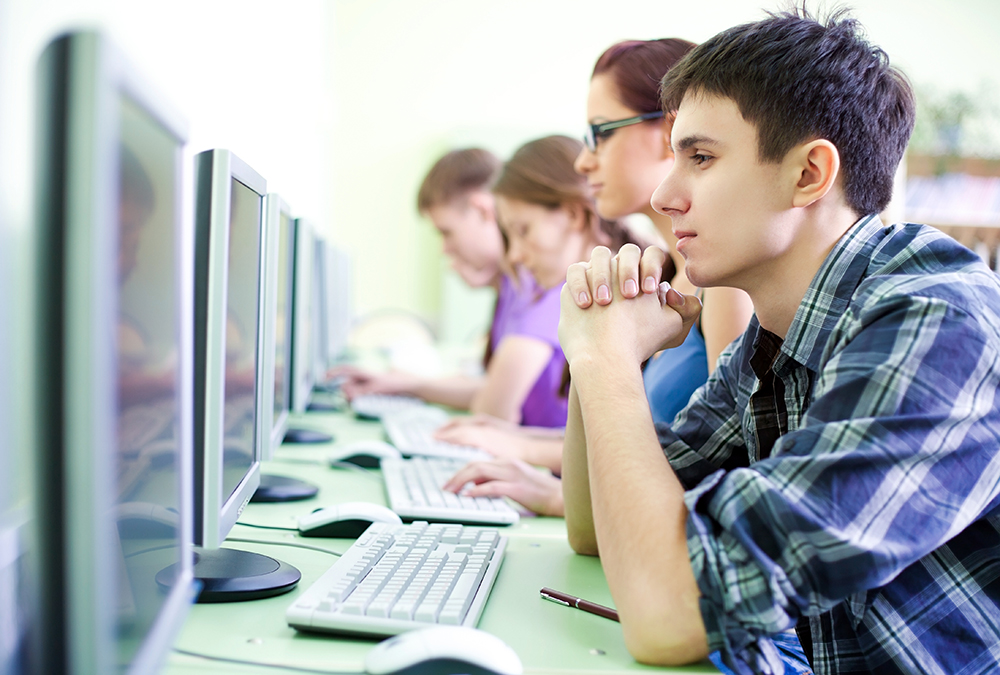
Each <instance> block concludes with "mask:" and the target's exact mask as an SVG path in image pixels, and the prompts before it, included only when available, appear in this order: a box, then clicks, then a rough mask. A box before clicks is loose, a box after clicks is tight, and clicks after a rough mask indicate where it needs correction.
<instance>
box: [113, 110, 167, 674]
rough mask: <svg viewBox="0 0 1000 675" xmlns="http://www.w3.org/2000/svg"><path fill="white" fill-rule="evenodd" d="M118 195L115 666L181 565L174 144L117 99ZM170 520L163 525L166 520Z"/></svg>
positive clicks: (128, 656) (146, 626)
mask: <svg viewBox="0 0 1000 675" xmlns="http://www.w3.org/2000/svg"><path fill="white" fill-rule="evenodd" d="M120 116H121V117H120V119H121V146H120V154H119V157H120V159H119V164H120V168H119V179H120V181H119V182H120V186H119V193H118V266H117V277H118V285H119V302H118V318H117V331H116V332H117V339H118V341H117V363H118V465H117V472H116V473H117V491H116V494H117V498H116V504H115V516H116V521H117V529H118V532H117V534H118V541H117V542H113V543H112V545H113V546H121V552H120V553H119V554H118V555H117V556H112V558H113V559H116V560H117V561H118V562H119V563H120V564H122V565H123V566H124V569H123V570H122V573H119V574H118V575H117V578H118V579H119V580H120V582H119V584H118V603H117V608H118V634H119V643H118V644H119V650H118V651H119V654H118V657H119V663H120V664H127V663H129V662H131V660H132V658H133V656H134V654H135V651H136V650H137V649H138V648H139V646H140V641H141V639H142V638H143V637H144V636H145V635H146V634H147V633H148V632H149V630H150V626H151V625H152V623H153V621H154V620H155V619H156V617H157V615H158V613H159V611H160V608H161V606H162V604H163V603H164V601H165V598H166V596H165V595H164V594H162V593H161V592H159V590H158V589H157V587H156V584H155V583H154V577H155V574H156V572H157V571H159V570H161V569H163V568H164V567H166V566H168V565H171V564H175V563H177V562H179V561H180V558H181V552H182V546H181V540H180V537H181V531H180V527H179V526H178V524H179V512H180V503H179V502H180V487H179V476H180V472H179V461H180V453H181V452H182V450H183V445H182V443H181V438H180V431H179V419H180V398H179V396H178V379H177V375H178V372H177V367H178V352H179V349H180V346H179V343H178V340H179V336H180V333H181V329H180V326H179V325H178V316H179V308H178V307H177V306H176V301H175V298H174V292H175V289H177V288H178V287H179V283H180V282H179V279H178V278H177V275H178V270H179V265H178V260H177V257H176V252H175V251H176V246H175V238H176V236H177V232H176V230H175V223H176V222H177V220H178V214H177V212H176V211H177V209H178V208H179V204H178V203H177V200H176V195H177V194H178V187H179V186H178V185H177V181H178V178H179V175H178V171H177V163H178V162H179V160H180V152H179V149H178V147H177V144H176V141H175V140H174V138H172V137H171V136H170V135H169V134H168V133H166V131H165V130H164V129H163V128H162V127H161V126H160V125H159V124H157V123H156V121H155V120H153V119H152V118H151V117H150V116H149V115H148V114H147V113H145V112H144V111H143V110H142V109H141V108H140V107H139V106H137V105H136V104H135V103H134V102H133V101H131V100H129V99H128V98H123V99H122V100H121V110H120ZM171 523H172V525H171Z"/></svg>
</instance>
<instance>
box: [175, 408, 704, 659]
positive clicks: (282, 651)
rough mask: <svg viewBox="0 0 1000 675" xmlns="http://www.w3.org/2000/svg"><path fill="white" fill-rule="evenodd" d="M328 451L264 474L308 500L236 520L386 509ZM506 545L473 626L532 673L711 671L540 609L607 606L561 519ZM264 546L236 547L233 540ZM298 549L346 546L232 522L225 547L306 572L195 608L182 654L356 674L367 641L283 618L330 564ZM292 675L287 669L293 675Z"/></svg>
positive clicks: (531, 526)
mask: <svg viewBox="0 0 1000 675" xmlns="http://www.w3.org/2000/svg"><path fill="white" fill-rule="evenodd" d="M292 424H293V425H294V426H302V427H309V428H313V429H317V430H321V431H327V432H330V433H333V434H334V435H335V436H336V439H337V443H341V442H349V441H352V440H360V439H364V438H373V437H378V438H381V437H382V432H381V427H380V425H379V424H378V423H377V422H363V421H358V420H355V419H354V418H352V417H351V416H349V415H345V414H338V413H310V414H308V415H299V416H295V417H294V418H293V420H292ZM331 447H332V446H330V445H315V446H290V445H285V446H282V447H281V448H280V449H279V451H278V452H277V453H276V457H275V460H274V461H272V462H268V463H267V464H266V465H265V467H264V470H265V472H266V473H279V474H282V475H286V476H293V477H297V478H302V479H304V480H308V481H310V482H312V483H313V484H315V485H318V486H319V487H320V491H319V494H318V495H317V496H316V497H315V498H313V499H310V500H307V501H302V502H291V503H286V504H250V505H249V506H248V507H247V508H246V510H245V511H244V513H243V515H242V517H241V518H240V522H241V523H255V524H261V525H269V526H279V527H295V525H296V519H297V518H298V516H299V515H301V514H303V513H307V512H309V511H311V510H312V509H314V508H316V507H318V506H326V505H330V504H336V503H340V502H348V501H372V502H376V503H379V504H384V503H385V493H384V491H383V488H382V483H381V477H380V476H379V475H378V473H377V472H372V473H370V474H363V473H362V472H359V471H357V472H356V471H350V470H344V469H330V468H328V467H327V466H325V464H324V463H323V462H324V459H325V458H326V456H327V455H328V454H329V453H330V450H331ZM500 530H501V532H502V533H503V534H505V535H507V536H508V537H509V538H510V541H509V544H508V548H507V553H506V556H505V558H504V562H503V566H502V567H501V569H500V574H499V576H498V578H497V581H496V584H495V585H494V587H493V591H492V593H491V595H490V599H489V601H488V602H487V603H486V609H485V611H484V612H483V615H482V618H481V619H480V621H479V628H481V629H483V630H486V631H488V632H490V633H493V634H494V635H497V636H498V637H500V638H501V639H503V640H504V641H505V642H506V643H507V644H508V645H510V646H511V647H512V648H513V649H514V651H516V652H517V654H518V656H520V658H521V661H522V663H523V664H524V667H525V671H526V672H528V673H560V674H565V673H583V672H586V673H615V672H626V671H657V670H668V671H669V672H675V673H717V672H718V671H717V670H716V669H715V668H714V667H713V666H712V665H711V664H710V663H708V662H707V661H705V662H704V663H703V664H698V665H694V666H689V667H686V668H681V669H656V668H649V667H646V666H642V665H640V664H638V663H636V662H635V661H634V660H633V659H632V657H631V656H630V655H629V653H628V651H627V650H626V648H625V643H624V640H623V639H622V632H621V627H620V626H619V625H618V624H617V623H615V622H613V621H609V620H608V619H604V618H601V617H599V616H595V615H593V614H588V613H586V612H582V611H579V610H576V609H570V608H568V607H563V606H560V605H557V604H554V603H551V602H547V601H545V600H542V599H541V598H540V597H539V595H538V591H539V589H541V588H542V587H543V586H551V587H552V588H557V589H559V590H562V591H566V592H568V593H572V594H574V595H579V596H581V597H584V598H586V599H588V600H593V601H594V602H598V603H600V604H603V605H612V602H611V595H610V593H609V591H608V586H607V583H606V581H605V579H604V573H603V571H602V570H601V565H600V561H599V560H597V559H596V558H591V557H587V556H579V555H576V554H574V553H573V551H572V550H571V549H570V547H569V545H568V544H567V542H566V528H565V524H564V523H563V521H562V519H559V518H534V517H529V518H522V519H521V522H520V523H519V524H518V525H515V526H513V527H508V528H500ZM237 538H240V539H254V540H257V541H259V542H270V543H252V544H251V543H245V542H235V541H233V539H237ZM282 543H302V544H307V545H310V546H318V547H320V548H328V549H329V550H331V551H338V552H340V551H345V550H347V548H348V547H349V546H350V544H351V540H345V539H306V538H302V537H299V536H297V535H296V534H294V533H291V532H279V531H274V530H261V529H255V528H251V527H247V526H244V525H241V524H239V523H238V524H237V525H236V526H235V527H234V528H233V530H232V532H230V538H229V541H228V542H227V544H226V545H227V546H232V547H233V548H241V549H246V550H251V551H256V552H259V553H264V554H267V555H270V556H272V557H275V558H278V559H280V560H284V561H285V562H288V563H290V564H292V565H294V566H296V567H297V568H298V569H299V570H300V571H301V572H302V581H301V582H300V584H299V586H298V587H297V588H296V590H293V591H292V592H290V593H287V594H285V595H281V596H278V597H275V598H268V599H265V600H256V601H252V602H243V603H232V604H217V605H196V606H194V607H193V608H192V609H191V612H190V614H189V615H188V618H187V621H186V623H185V625H184V627H183V629H182V630H181V633H180V635H179V637H178V639H177V641H176V645H175V646H176V647H177V648H179V649H183V650H187V651H191V652H196V653H199V654H206V655H211V656H216V657H224V658H232V659H240V660H245V661H254V662H259V663H268V664H274V665H281V666H291V667H295V668H306V669H315V670H318V671H322V670H328V671H348V672H350V671H355V672H361V671H362V667H363V663H364V658H365V655H366V654H367V652H368V650H370V649H371V648H372V646H373V645H375V644H376V642H375V641H374V640H358V639H345V638H340V637H334V636H326V635H315V634H306V633H299V632H297V631H295V630H294V629H292V628H290V627H288V625H287V624H286V623H285V609H286V608H287V607H288V606H289V605H290V604H291V603H292V602H293V601H294V600H295V598H296V597H297V595H298V593H299V592H301V589H304V588H306V587H308V586H309V585H310V584H311V583H312V582H313V581H315V580H316V579H317V578H318V577H319V576H320V575H321V574H322V573H323V572H325V571H326V570H327V568H328V567H329V566H330V565H331V564H333V563H334V562H335V561H336V558H335V557H333V556H331V555H329V554H327V553H322V552H319V551H312V550H306V549H300V548H292V547H288V546H283V545H281V544H282ZM237 672H239V673H248V672H261V673H264V672H281V671H280V670H271V669H268V670H263V669H258V668H252V667H249V666H246V665H238V664H229V663H222V662H215V661H208V660H205V659H201V658H196V657H193V656H187V655H185V654H179V653H176V652H173V653H171V655H170V657H169V660H168V663H167V666H166V667H165V669H164V673H167V674H178V675H180V674H184V675H197V674H209V673H237ZM289 672H294V671H289Z"/></svg>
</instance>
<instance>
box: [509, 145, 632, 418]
mask: <svg viewBox="0 0 1000 675" xmlns="http://www.w3.org/2000/svg"><path fill="white" fill-rule="evenodd" d="M581 145H582V144H581V143H580V142H579V141H576V140H573V139H572V138H569V137H566V136H547V137H545V138H539V139H537V140H534V141H530V142H528V143H525V144H524V145H522V146H521V147H520V148H518V150H517V151H516V152H515V153H514V155H513V156H512V157H511V158H510V159H509V160H508V161H507V162H506V163H505V164H504V167H503V170H502V171H501V173H500V177H499V178H498V179H497V181H496V183H495V184H494V186H493V194H494V195H495V197H496V208H497V223H498V224H499V225H500V229H501V231H502V232H503V235H504V239H505V241H506V242H507V260H508V261H509V263H510V264H511V265H513V266H515V267H523V268H524V269H525V270H527V271H528V272H529V273H530V274H531V276H532V278H533V279H534V280H535V283H536V284H537V285H538V288H539V290H538V297H537V300H536V301H535V305H534V306H533V309H532V313H533V314H534V315H535V317H536V319H537V320H536V321H535V322H533V324H532V326H533V327H535V329H536V330H538V337H539V338H541V337H542V329H541V328H540V327H541V326H544V325H546V322H550V323H551V325H557V324H558V320H559V292H560V289H561V288H562V285H563V282H564V281H565V278H566V269H567V268H568V267H569V265H570V264H572V263H574V262H579V261H581V260H586V259H587V258H588V257H589V256H590V252H591V251H592V250H593V249H594V247H595V246H622V245H624V244H625V243H629V242H631V243H636V242H637V241H638V240H637V239H636V238H635V237H634V236H633V235H632V234H631V233H630V232H629V231H628V230H627V229H626V228H624V227H622V226H621V225H620V224H618V223H617V222H615V221H610V220H606V219H604V218H602V217H600V216H599V215H598V214H597V211H596V210H595V208H594V201H593V199H592V198H591V196H590V193H589V190H588V189H587V184H586V181H584V180H583V178H582V177H581V176H579V175H578V174H577V173H576V172H575V171H574V170H573V160H574V158H575V157H576V156H577V154H578V153H579V152H580V147H581ZM528 329H529V327H528V326H525V330H528ZM550 346H551V356H550V358H549V361H548V363H547V365H546V366H545V369H544V371H543V373H542V375H541V377H539V378H538V381H537V382H536V383H535V386H534V388H533V389H532V391H531V393H529V395H528V397H527V398H526V399H525V404H524V409H525V415H524V417H523V419H522V423H523V424H526V425H530V426H547V427H556V426H559V427H562V426H564V425H565V422H566V395H565V387H564V384H563V381H564V376H565V369H566V361H565V359H563V355H562V350H561V349H560V348H559V342H558V340H557V339H552V341H551V345H550ZM538 419H542V420H545V421H546V422H547V423H546V424H539V423H538V422H536V421H534V420H538Z"/></svg>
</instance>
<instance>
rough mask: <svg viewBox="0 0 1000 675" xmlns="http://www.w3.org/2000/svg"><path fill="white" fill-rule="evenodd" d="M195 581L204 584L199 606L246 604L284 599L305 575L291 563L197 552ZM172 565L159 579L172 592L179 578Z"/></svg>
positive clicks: (226, 550)
mask: <svg viewBox="0 0 1000 675" xmlns="http://www.w3.org/2000/svg"><path fill="white" fill-rule="evenodd" d="M194 561H195V562H194V577H195V579H196V580H197V581H198V582H199V583H200V584H201V593H199V594H198V598H197V600H195V602H198V603H209V602H243V601H244V600H258V599H260V598H270V597H273V596H275V595H281V594H282V593H287V592H288V591H290V590H292V589H293V588H295V585H296V584H298V583H299V580H300V579H301V578H302V573H301V572H299V571H298V570H297V569H296V568H294V567H292V566H291V565H289V564H288V563H284V562H281V561H280V560H275V559H274V558H271V557H269V556H266V555H261V554H260V553H251V552H250V551H237V550H235V549H231V548H219V549H214V550H209V549H204V548H199V547H197V546H196V547H195V548H194ZM175 568H176V566H175V565H171V566H170V567H167V568H165V569H163V570H161V571H160V572H159V573H158V574H157V575H156V583H157V584H159V585H160V587H161V588H170V587H171V585H172V580H173V578H174V577H175V575H176V573H177V572H176V569H175Z"/></svg>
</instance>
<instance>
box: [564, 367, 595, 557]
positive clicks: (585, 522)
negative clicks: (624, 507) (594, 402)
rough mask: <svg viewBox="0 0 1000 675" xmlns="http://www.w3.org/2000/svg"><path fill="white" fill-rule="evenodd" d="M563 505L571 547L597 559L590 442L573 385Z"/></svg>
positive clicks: (568, 422)
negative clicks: (591, 485)
mask: <svg viewBox="0 0 1000 675" xmlns="http://www.w3.org/2000/svg"><path fill="white" fill-rule="evenodd" d="M562 489H563V501H564V503H565V511H566V531H567V534H568V536H569V543H570V546H572V547H573V550H574V551H576V552H577V553H583V554H586V555H597V538H596V536H595V534H594V517H593V511H592V507H591V503H590V476H589V473H588V468H587V439H586V436H585V434H584V427H583V417H582V416H581V414H580V400H579V397H578V396H577V393H576V387H575V386H574V385H572V384H571V385H570V391H569V413H568V415H567V418H566V437H565V439H564V441H563V463H562Z"/></svg>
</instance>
